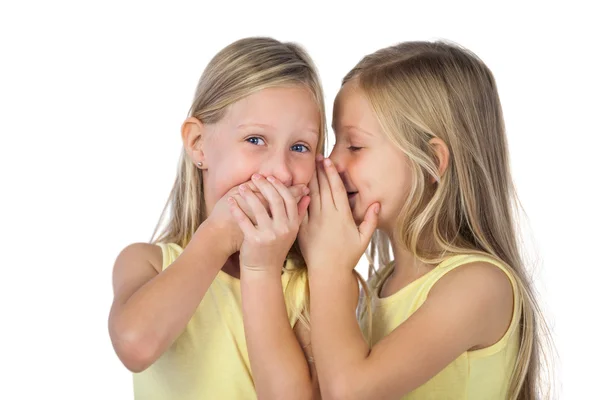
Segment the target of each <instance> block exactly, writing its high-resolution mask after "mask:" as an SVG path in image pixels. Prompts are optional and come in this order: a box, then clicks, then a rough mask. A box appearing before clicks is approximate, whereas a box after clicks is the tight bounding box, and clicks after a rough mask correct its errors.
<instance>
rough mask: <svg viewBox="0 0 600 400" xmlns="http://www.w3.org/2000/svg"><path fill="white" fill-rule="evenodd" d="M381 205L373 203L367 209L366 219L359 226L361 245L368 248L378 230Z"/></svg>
mask: <svg viewBox="0 0 600 400" xmlns="http://www.w3.org/2000/svg"><path fill="white" fill-rule="evenodd" d="M380 210H381V205H380V204H379V203H373V204H371V205H370V206H369V208H367V212H366V213H365V219H364V220H363V222H361V223H360V225H359V226H358V233H359V235H360V240H361V243H362V244H363V245H364V246H365V247H366V246H367V244H368V243H369V240H371V236H373V232H375V229H376V228H377V221H378V220H379V211H380Z"/></svg>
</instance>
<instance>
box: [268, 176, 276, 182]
mask: <svg viewBox="0 0 600 400" xmlns="http://www.w3.org/2000/svg"><path fill="white" fill-rule="evenodd" d="M267 180H268V181H269V182H271V183H273V182H275V178H274V177H272V176H268V177H267Z"/></svg>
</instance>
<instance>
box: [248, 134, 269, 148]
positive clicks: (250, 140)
mask: <svg viewBox="0 0 600 400" xmlns="http://www.w3.org/2000/svg"><path fill="white" fill-rule="evenodd" d="M246 142H248V143H251V144H253V145H256V146H264V145H265V141H264V139H262V138H259V137H258V136H252V137H249V138H247V139H246Z"/></svg>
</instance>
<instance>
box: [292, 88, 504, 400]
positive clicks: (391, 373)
mask: <svg viewBox="0 0 600 400" xmlns="http://www.w3.org/2000/svg"><path fill="white" fill-rule="evenodd" d="M334 129H335V131H336V145H335V147H334V150H333V152H332V154H331V159H326V160H324V161H320V162H318V167H317V175H316V177H315V178H314V179H313V180H312V181H311V183H310V184H309V188H310V190H311V202H310V205H309V211H308V217H307V218H305V220H304V222H303V224H302V226H301V228H300V235H299V239H300V245H301V249H302V252H303V255H304V257H305V259H306V261H307V264H308V268H309V284H310V292H311V306H310V313H311V338H312V348H313V351H314V357H315V360H316V363H317V365H318V375H319V383H320V386H321V392H322V395H323V398H331V399H342V398H343V399H373V398H377V399H396V398H399V397H401V396H403V395H405V394H407V393H409V392H410V391H412V390H414V389H415V388H417V387H418V386H420V385H422V384H424V383H425V382H426V381H427V380H429V379H430V378H432V377H433V376H435V375H436V374H437V373H438V372H440V371H441V370H442V369H443V368H445V367H446V366H447V365H448V364H450V363H451V362H452V361H453V360H454V359H456V358H457V357H458V356H459V355H460V354H462V353H464V352H466V351H469V350H474V349H479V348H484V347H488V346H490V345H492V344H494V343H496V342H497V341H498V340H499V339H500V338H501V337H502V336H503V335H504V333H505V332H506V330H507V328H508V326H509V325H510V322H511V318H512V310H513V304H512V297H513V295H512V286H511V284H510V281H509V280H508V278H507V276H506V275H505V274H504V273H503V272H502V271H501V270H500V269H498V268H497V267H495V266H493V265H490V264H487V263H483V262H477V263H472V264H468V265H464V266H462V267H461V268H457V269H456V270H453V271H451V272H450V273H448V274H446V275H445V276H444V277H443V278H441V279H440V280H439V281H438V282H437V283H436V285H435V286H434V287H433V289H432V290H431V292H430V293H429V296H428V299H427V300H426V301H425V303H424V304H423V305H422V306H421V307H420V308H419V309H418V310H417V311H416V312H415V313H414V314H413V315H412V316H410V317H409V318H408V320H406V321H405V322H404V323H402V324H401V325H400V326H398V327H397V328H396V329H395V330H394V331H393V332H392V333H391V334H389V335H388V336H387V337H385V338H384V339H382V340H381V341H380V342H378V343H376V344H375V345H374V347H373V348H372V349H369V347H368V345H367V343H366V342H365V340H364V338H363V336H362V333H361V331H360V328H359V325H358V322H357V320H356V314H355V311H356V306H357V300H358V288H357V283H356V279H355V278H354V276H353V275H352V271H353V269H354V267H355V266H356V264H357V262H358V260H359V258H360V257H361V255H362V254H363V253H364V251H365V249H366V247H367V245H368V243H369V240H370V237H371V235H372V234H373V232H374V230H375V229H376V228H379V229H382V230H383V231H384V232H386V233H387V234H388V235H389V236H391V237H393V230H392V227H393V225H394V221H395V216H396V215H398V214H397V213H398V212H399V210H400V209H401V208H402V206H403V204H404V202H405V201H406V194H407V192H408V190H409V188H410V185H411V178H410V166H409V164H408V162H407V158H406V156H405V155H404V154H403V153H401V151H400V150H398V149H397V148H396V147H395V146H394V144H393V143H392V142H391V141H390V140H389V139H388V138H387V136H386V135H384V133H383V132H382V130H381V127H380V126H379V124H378V123H377V120H376V118H375V115H374V112H373V110H372V109H371V107H370V105H369V103H368V102H367V100H366V98H365V96H364V95H363V93H362V92H361V90H360V88H359V87H358V86H357V85H356V83H355V82H352V81H351V82H349V83H347V84H346V85H344V87H343V88H342V89H341V91H340V93H339V94H338V97H337V99H336V103H335V110H334ZM430 144H431V146H432V148H433V149H434V151H435V152H436V156H437V159H438V162H439V165H438V169H439V171H440V172H441V173H442V174H443V173H444V171H445V169H446V167H447V165H448V159H449V152H448V148H447V146H446V145H445V144H444V143H443V141H441V140H439V139H434V140H432V142H430ZM357 225H358V226H357ZM393 252H394V260H395V267H394V274H393V275H392V277H391V278H390V279H388V281H387V282H386V284H385V285H384V292H382V293H381V294H380V295H389V294H393V293H396V292H397V291H398V290H400V289H401V288H403V287H404V286H406V285H407V284H408V283H410V282H412V281H414V280H415V279H417V278H418V277H419V276H421V275H422V274H423V273H426V272H427V271H429V270H431V269H432V268H433V267H434V266H432V265H423V264H422V263H419V262H418V261H417V260H416V258H415V257H414V256H413V255H412V254H411V253H410V252H409V251H407V250H406V249H403V248H402V247H401V246H395V247H394V248H393ZM414 265H417V266H419V267H420V268H418V269H415V268H414ZM416 270H419V271H422V272H421V273H415V271H416ZM465 327H469V329H465Z"/></svg>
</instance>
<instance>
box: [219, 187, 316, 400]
mask: <svg viewBox="0 0 600 400" xmlns="http://www.w3.org/2000/svg"><path fill="white" fill-rule="evenodd" d="M270 179H272V181H271V182H270V183H269V182H268V181H267V179H265V178H264V177H262V176H258V175H255V176H253V182H254V183H255V184H256V186H257V187H258V189H259V190H260V192H261V193H262V195H263V196H264V197H265V199H267V201H268V204H269V208H270V213H271V215H269V213H268V212H267V209H266V208H265V207H264V206H263V205H262V204H261V203H260V201H259V199H258V198H257V197H256V195H255V194H254V193H252V192H251V191H248V190H244V189H243V188H240V193H241V194H242V199H240V202H241V203H243V204H247V205H248V207H249V208H250V209H251V210H252V212H253V214H254V215H255V217H256V221H257V224H256V225H255V224H254V223H252V222H251V221H250V220H249V219H248V217H247V215H246V213H244V212H243V211H242V210H241V209H240V208H239V207H238V205H237V204H236V202H234V201H232V202H231V206H232V208H231V211H232V215H234V216H235V218H236V220H237V222H238V224H239V226H240V228H241V230H242V231H243V232H244V241H243V243H242V246H241V249H240V270H241V289H242V310H243V314H244V328H245V333H246V342H247V344H248V354H249V356H250V365H251V367H252V375H253V377H254V383H255V385H256V392H257V394H258V397H259V398H260V399H261V400H264V399H282V398H285V399H309V398H311V391H312V386H311V381H310V371H309V368H308V365H307V362H306V359H305V357H304V354H303V352H302V348H301V347H300V344H299V343H298V340H297V338H296V336H295V335H294V332H293V330H292V327H291V326H290V322H289V319H288V315H287V311H286V306H285V299H284V294H283V287H282V282H281V268H282V266H283V263H284V261H285V258H286V255H287V253H288V251H289V249H290V247H291V245H292V243H293V242H294V239H295V238H296V235H297V233H298V227H299V224H300V221H301V219H302V218H303V217H304V215H305V214H306V208H307V206H308V201H309V198H308V197H303V198H302V199H301V200H300V203H299V204H297V203H298V202H297V200H296V199H295V198H294V196H293V195H292V193H291V192H290V191H289V190H288V188H286V187H285V186H284V185H283V184H282V183H281V182H279V181H277V180H276V179H275V178H270Z"/></svg>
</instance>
